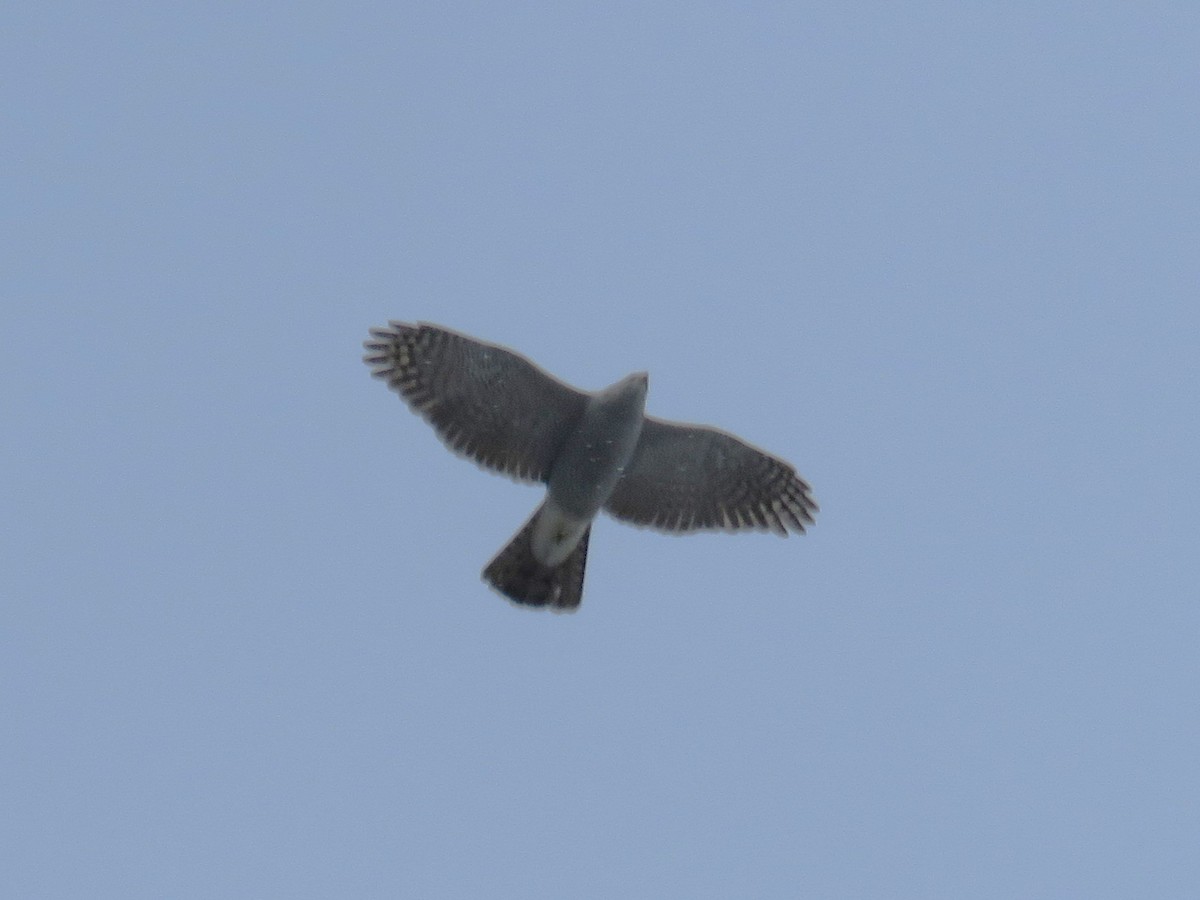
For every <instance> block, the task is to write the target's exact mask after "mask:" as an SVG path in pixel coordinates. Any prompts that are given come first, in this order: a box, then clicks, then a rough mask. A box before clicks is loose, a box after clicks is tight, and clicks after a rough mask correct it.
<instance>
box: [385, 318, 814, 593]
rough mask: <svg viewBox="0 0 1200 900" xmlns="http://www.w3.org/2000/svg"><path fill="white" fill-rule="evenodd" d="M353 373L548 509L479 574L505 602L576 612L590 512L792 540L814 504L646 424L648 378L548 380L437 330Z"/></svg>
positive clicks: (794, 489) (766, 476)
mask: <svg viewBox="0 0 1200 900" xmlns="http://www.w3.org/2000/svg"><path fill="white" fill-rule="evenodd" d="M363 346H364V347H365V348H366V351H367V352H366V354H365V355H364V357H363V362H365V363H366V364H367V365H368V366H370V367H371V374H372V375H374V376H375V377H376V378H380V379H382V380H383V381H386V382H387V384H388V387H390V388H391V389H392V390H393V391H395V392H396V393H397V394H399V395H400V396H401V397H402V398H403V399H404V401H405V402H406V403H407V404H408V405H409V407H410V408H411V409H412V410H413V411H414V412H416V413H417V414H419V415H420V416H421V417H422V418H424V419H425V420H426V421H427V422H428V423H429V424H430V425H432V426H433V428H434V430H435V431H436V432H437V433H438V436H439V437H441V439H442V441H443V442H445V444H446V446H447V447H449V448H450V449H451V450H453V451H454V452H456V453H458V454H460V455H462V456H465V457H467V458H468V459H471V460H473V461H474V462H475V463H477V464H478V465H480V466H481V467H483V468H485V469H490V470H492V471H494V472H499V473H501V474H504V475H508V476H510V477H512V478H514V479H516V480H518V481H526V482H533V483H542V484H545V485H546V497H545V499H544V500H543V501H542V503H541V505H540V506H539V507H538V508H537V510H535V511H534V513H533V515H532V516H531V517H530V518H529V520H528V521H527V522H526V523H525V524H524V525H523V526H522V527H521V529H520V530H519V531H518V532H517V533H516V534H515V535H514V536H513V538H512V540H510V541H509V542H508V544H507V545H505V547H504V548H503V549H502V550H501V551H500V552H499V553H498V554H496V556H495V558H494V559H493V560H492V561H491V562H490V563H488V565H487V567H486V568H485V569H484V570H483V578H484V580H485V581H487V582H488V583H489V584H491V586H492V587H493V588H495V589H496V590H498V591H499V592H500V593H502V594H504V595H505V596H507V597H508V598H509V599H510V600H513V601H514V602H516V603H518V604H522V605H526V606H535V607H548V608H550V609H553V610H555V611H558V612H570V611H573V610H575V609H577V608H578V607H579V601H580V598H581V596H582V593H583V572H584V567H585V565H586V563H587V548H588V537H589V535H590V534H591V528H592V520H593V519H595V517H596V515H597V514H598V513H599V512H600V510H604V511H605V512H607V513H609V514H610V515H612V516H614V517H615V518H617V519H620V520H621V521H624V522H629V523H631V524H633V525H639V526H647V527H650V528H656V529H659V530H660V531H667V532H673V533H677V534H682V533H687V532H693V531H704V530H725V531H741V530H759V531H766V530H770V531H774V532H776V533H777V534H780V535H787V534H788V532H789V531H796V532H801V533H803V531H804V529H805V526H807V525H811V524H812V522H813V514H814V513H815V512H816V511H817V504H816V503H815V502H814V501H813V499H812V497H811V496H810V494H809V486H808V484H807V483H806V482H805V481H804V479H802V478H801V477H800V476H799V475H797V474H796V470H795V469H794V468H792V466H790V465H789V464H788V463H786V462H784V461H783V460H781V459H778V458H776V457H774V456H771V455H770V454H768V453H765V452H763V451H762V450H759V449H758V448H756V447H752V446H751V445H750V444H747V443H746V442H745V441H743V440H741V439H740V438H737V437H735V436H733V435H732V434H728V433H726V432H724V431H720V430H718V429H716V428H710V427H708V426H704V425H687V424H683V423H680V422H667V421H664V420H662V419H656V418H654V417H653V416H647V415H646V414H645V412H644V407H645V403H646V389H647V386H648V383H649V382H648V378H647V375H646V373H645V372H635V373H634V374H632V375H627V376H625V377H624V378H622V379H621V380H620V381H618V382H617V383H616V384H614V385H612V386H610V387H607V388H605V389H604V390H602V391H596V392H588V391H583V390H580V389H578V388H575V387H571V386H570V385H569V384H566V383H565V382H562V381H559V380H558V379H557V378H555V377H554V376H552V375H550V374H549V373H548V372H545V371H543V370H542V369H540V368H538V367H537V366H535V365H534V364H533V363H532V362H530V361H529V360H528V359H526V358H525V357H524V356H521V355H520V354H518V353H514V352H513V351H512V350H509V349H507V348H506V347H501V346H499V345H497V344H488V343H484V342H483V341H479V340H476V339H474V338H471V337H467V336H466V335H464V334H458V333H457V332H454V331H451V330H449V329H447V328H441V327H439V326H437V325H430V324H428V323H424V322H422V323H420V324H416V325H410V324H407V323H405V322H395V321H393V322H391V323H389V324H388V325H387V326H386V327H383V328H372V329H371V337H370V338H369V339H368V340H366V341H364V342H363Z"/></svg>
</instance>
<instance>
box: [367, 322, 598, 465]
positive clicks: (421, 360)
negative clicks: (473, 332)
mask: <svg viewBox="0 0 1200 900" xmlns="http://www.w3.org/2000/svg"><path fill="white" fill-rule="evenodd" d="M363 346H364V347H365V348H366V350H367V353H366V355H365V356H364V357H363V362H365V363H366V364H367V365H369V366H370V367H371V374H372V375H374V376H375V377H376V378H381V379H383V380H384V381H386V382H387V383H388V387H390V388H391V389H392V390H394V391H395V392H396V393H398V394H399V395H400V396H401V397H403V398H404V400H405V401H406V402H407V403H408V405H409V406H410V407H411V408H412V409H413V411H414V412H416V413H418V414H420V415H421V416H422V417H423V418H424V419H425V420H426V421H427V422H429V424H431V425H432V426H433V427H434V429H435V430H436V431H437V433H438V435H439V436H440V437H441V439H442V440H443V441H444V442H445V443H446V446H447V447H449V448H450V449H451V450H454V451H455V452H456V453H460V454H462V455H463V456H466V457H467V458H469V459H471V460H474V461H475V462H476V463H478V464H479V465H481V466H484V467H485V468H488V469H492V470H494V471H496V472H500V473H502V474H505V475H509V476H511V477H513V478H516V479H518V480H521V481H545V480H546V479H547V478H548V477H549V475H550V467H551V465H552V464H553V463H554V459H555V457H556V456H557V455H558V452H559V449H560V448H561V447H562V445H563V442H564V441H565V440H566V439H567V436H568V435H569V434H570V433H571V431H572V430H573V429H574V428H575V424H576V423H577V422H578V421H579V418H580V416H582V415H583V411H584V408H585V407H586V406H587V402H588V395H587V394H585V393H584V392H583V391H578V390H576V389H575V388H573V387H571V386H570V385H567V384H564V383H563V382H561V381H559V380H558V379H557V378H554V377H553V376H552V375H550V374H548V373H547V372H544V371H542V370H541V369H539V368H538V367H537V366H535V365H534V364H533V363H531V362H530V361H529V360H527V359H526V358H525V357H523V356H520V355H518V354H516V353H513V352H512V351H511V350H508V349H505V348H504V347H499V346H497V345H495V344H485V343H484V342H482V341H477V340H474V339H473V338H469V337H467V336H465V335H462V334H457V333H455V332H453V331H448V330H447V329H444V328H439V327H437V326H435V325H428V324H425V323H421V324H419V325H409V324H406V323H404V322H391V323H389V325H388V326H387V327H386V328H372V329H371V339H370V340H367V341H364V342H363Z"/></svg>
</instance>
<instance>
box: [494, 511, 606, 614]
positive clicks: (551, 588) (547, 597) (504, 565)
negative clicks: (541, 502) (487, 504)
mask: <svg viewBox="0 0 1200 900" xmlns="http://www.w3.org/2000/svg"><path fill="white" fill-rule="evenodd" d="M541 512H542V510H541V508H540V507H539V508H538V510H537V512H535V513H534V514H533V515H532V516H531V517H530V519H529V521H528V522H526V523H525V524H524V525H523V526H521V530H520V531H518V532H517V533H516V535H514V536H513V539H512V540H511V541H509V542H508V544H506V545H505V547H504V549H503V550H501V551H500V552H499V553H497V554H496V558H495V559H493V560H492V561H491V562H490V563H488V565H487V568H486V569H484V570H483V578H484V580H485V581H486V582H488V584H490V585H491V586H492V587H494V588H495V589H496V590H498V591H499V592H500V593H502V594H504V596H506V597H508V598H509V599H510V600H512V601H513V602H514V603H520V604H523V605H525V606H548V607H550V608H551V609H552V610H554V611H555V612H573V611H574V610H575V609H577V608H578V607H579V600H580V597H581V596H582V595H583V571H584V568H585V567H586V565H587V547H588V537H589V536H590V535H591V533H592V529H591V527H590V526H589V527H588V529H587V530H586V531H585V532H584V533H583V537H581V538H580V539H579V543H578V544H576V545H575V549H574V550H572V551H571V555H570V556H568V557H567V558H566V559H564V560H563V561H562V562H561V563H559V565H557V566H553V567H551V566H544V565H542V564H541V563H540V562H538V561H537V559H536V558H535V557H534V555H533V545H532V543H531V536H532V535H533V525H534V522H536V521H537V517H538V516H539V515H540V514H541Z"/></svg>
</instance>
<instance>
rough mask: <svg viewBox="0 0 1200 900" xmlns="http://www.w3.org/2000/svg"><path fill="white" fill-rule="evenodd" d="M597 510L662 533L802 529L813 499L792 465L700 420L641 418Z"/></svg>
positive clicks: (810, 518)
mask: <svg viewBox="0 0 1200 900" xmlns="http://www.w3.org/2000/svg"><path fill="white" fill-rule="evenodd" d="M604 508H605V509H606V510H607V511H608V512H609V513H611V514H612V515H614V516H616V517H617V518H618V519H623V520H625V521H627V522H631V523H633V524H634V525H644V526H649V527H651V528H658V529H660V530H662V531H673V532H687V531H699V530H703V529H723V530H726V531H737V530H740V529H758V530H767V529H769V530H771V531H774V532H777V533H778V534H787V533H788V531H789V530H792V531H799V532H803V531H804V528H805V526H806V525H809V524H812V521H813V513H815V512H816V511H817V504H816V503H815V502H814V501H813V499H812V497H811V496H809V487H808V484H806V483H805V481H804V479H802V478H801V477H800V476H798V475H797V474H796V470H795V469H793V468H792V467H791V466H790V465H788V464H787V463H785V462H784V461H783V460H781V459H776V458H775V457H773V456H771V455H769V454H767V453H764V452H763V451H761V450H759V449H757V448H756V447H752V446H750V445H749V444H747V443H746V442H745V441H743V440H741V439H740V438H737V437H734V436H733V435H732V434H727V433H726V432H724V431H719V430H717V429H716V428H709V427H707V426H704V425H685V424H683V423H677V422H664V421H662V420H661V419H654V418H651V417H650V416H647V417H646V422H645V425H643V427H642V434H641V437H640V438H639V440H638V445H637V450H636V451H635V452H634V454H633V459H632V460H631V461H630V463H629V465H628V466H627V467H626V469H625V471H624V473H623V474H622V476H621V479H620V480H619V481H618V482H617V485H616V488H614V490H613V492H612V495H611V496H610V497H609V498H608V502H607V503H605V504H604Z"/></svg>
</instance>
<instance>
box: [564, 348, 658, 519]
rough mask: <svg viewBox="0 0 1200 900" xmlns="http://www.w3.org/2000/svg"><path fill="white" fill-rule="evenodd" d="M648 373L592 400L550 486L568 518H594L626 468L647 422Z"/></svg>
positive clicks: (619, 384)
mask: <svg viewBox="0 0 1200 900" xmlns="http://www.w3.org/2000/svg"><path fill="white" fill-rule="evenodd" d="M648 383H649V382H648V378H647V376H646V373H645V372H635V373H634V374H633V375H627V376H626V377H625V378H622V379H621V380H620V381H618V382H617V383H616V384H614V385H612V387H609V388H605V389H604V390H603V391H600V392H599V393H597V394H595V395H594V396H592V397H591V398H590V399H589V400H588V405H587V408H586V409H585V410H584V412H583V416H582V418H581V419H580V421H579V424H578V425H577V426H576V427H575V430H574V431H573V432H572V433H571V435H570V437H568V438H567V441H566V443H565V444H564V445H563V448H562V450H561V451H560V452H559V454H558V458H557V459H555V460H554V466H553V468H552V469H551V470H550V478H549V481H548V483H547V487H548V495H549V499H550V500H551V501H553V502H554V504H555V505H556V506H557V507H558V508H559V509H560V510H562V512H563V513H565V514H566V515H568V516H571V517H573V518H575V519H580V520H590V519H592V518H594V517H595V515H596V513H598V512H599V511H600V508H601V507H602V506H603V505H604V501H605V500H607V499H608V497H609V495H610V494H611V493H612V491H613V487H615V486H616V483H617V481H618V480H619V479H620V477H621V473H622V472H623V471H624V470H625V466H626V465H628V463H629V460H630V459H632V458H633V452H634V450H636V449H637V443H638V438H639V437H640V436H641V433H642V423H643V422H644V421H645V412H644V411H645V406H646V388H647V385H648Z"/></svg>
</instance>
